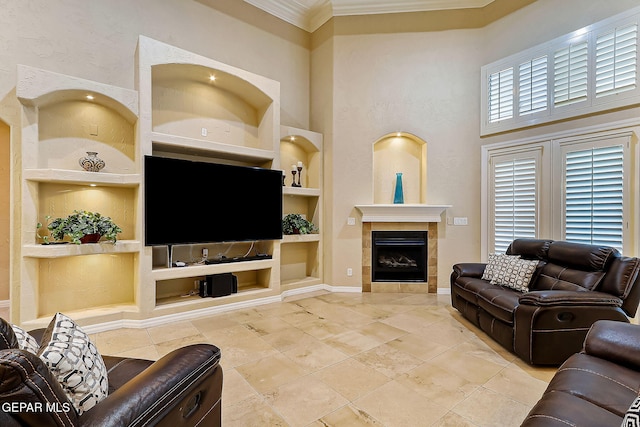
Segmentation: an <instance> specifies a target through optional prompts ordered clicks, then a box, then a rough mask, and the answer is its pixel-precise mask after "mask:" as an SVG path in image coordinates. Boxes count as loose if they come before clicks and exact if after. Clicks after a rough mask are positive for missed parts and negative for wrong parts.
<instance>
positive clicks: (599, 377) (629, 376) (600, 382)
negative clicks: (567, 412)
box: [546, 353, 640, 419]
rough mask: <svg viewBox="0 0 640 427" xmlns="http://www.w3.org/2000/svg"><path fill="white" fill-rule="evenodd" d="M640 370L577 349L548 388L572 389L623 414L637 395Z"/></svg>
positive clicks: (596, 403)
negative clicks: (578, 351) (577, 351)
mask: <svg viewBox="0 0 640 427" xmlns="http://www.w3.org/2000/svg"><path fill="white" fill-rule="evenodd" d="M638 384H640V372H638V371H635V370H632V369H629V368H626V367H624V366H621V365H618V364H616V363H614V362H610V361H608V360H605V359H600V358H598V357H593V356H589V355H587V354H583V353H577V354H574V355H573V356H571V357H570V358H569V359H567V361H566V362H565V363H564V364H563V365H562V366H561V367H560V368H559V369H558V371H557V372H556V374H555V375H554V377H553V379H552V380H551V382H550V383H549V386H548V388H547V392H546V393H549V392H550V391H553V392H555V393H559V392H563V393H569V394H572V395H574V396H576V397H579V398H581V399H583V400H587V401H589V402H591V403H593V404H594V405H598V406H600V407H601V408H603V409H605V410H607V411H609V412H611V413H613V414H616V415H617V416H618V417H620V419H622V417H623V416H624V414H625V413H626V411H627V409H628V408H629V405H630V404H631V402H632V401H633V400H634V399H635V398H636V396H637V395H638Z"/></svg>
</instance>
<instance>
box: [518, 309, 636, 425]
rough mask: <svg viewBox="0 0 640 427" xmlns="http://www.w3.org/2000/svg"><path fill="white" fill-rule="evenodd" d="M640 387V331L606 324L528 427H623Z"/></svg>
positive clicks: (597, 326)
mask: <svg viewBox="0 0 640 427" xmlns="http://www.w3.org/2000/svg"><path fill="white" fill-rule="evenodd" d="M639 388H640V326H638V325H631V324H628V323H620V322H614V321H610V320H601V321H598V322H596V323H594V324H593V326H592V328H591V330H590V331H589V333H588V334H587V337H586V339H585V342H584V349H583V350H582V351H581V352H580V353H577V354H574V355H573V356H571V357H570V358H569V359H568V360H567V361H566V362H565V363H564V364H563V365H562V366H560V368H558V371H557V372H556V374H555V375H554V377H553V378H552V380H551V382H550V383H549V386H548V387H547V389H546V391H545V392H544V394H543V395H542V397H541V399H540V400H539V401H538V403H537V404H536V405H535V406H534V407H533V408H532V409H531V411H530V412H529V415H528V416H527V418H525V420H524V422H523V424H522V426H523V427H536V426H540V427H542V426H544V427H556V426H557V427H566V426H580V427H603V426H619V425H621V424H622V420H623V418H624V416H625V413H626V412H627V410H629V407H630V406H631V403H632V402H633V401H634V400H635V399H636V397H637V396H638V391H639ZM625 425H627V424H625ZM629 425H635V424H629Z"/></svg>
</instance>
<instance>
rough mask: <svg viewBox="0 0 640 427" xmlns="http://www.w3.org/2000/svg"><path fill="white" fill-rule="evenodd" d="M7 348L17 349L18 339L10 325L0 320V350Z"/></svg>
mask: <svg viewBox="0 0 640 427" xmlns="http://www.w3.org/2000/svg"><path fill="white" fill-rule="evenodd" d="M8 348H18V338H17V337H16V334H15V332H13V328H12V327H11V324H10V323H9V322H7V321H6V320H4V319H2V318H0V350H5V349H8Z"/></svg>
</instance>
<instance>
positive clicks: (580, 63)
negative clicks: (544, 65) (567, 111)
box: [553, 41, 589, 106]
mask: <svg viewBox="0 0 640 427" xmlns="http://www.w3.org/2000/svg"><path fill="white" fill-rule="evenodd" d="M588 47H589V46H588V44H587V42H586V41H584V42H579V43H576V44H570V45H569V46H567V47H565V48H562V49H560V50H558V51H556V52H555V54H554V69H553V77H554V78H553V102H554V105H555V106H560V105H568V104H572V103H574V102H579V101H584V100H586V99H587V77H588V67H587V65H588V64H587V53H588Z"/></svg>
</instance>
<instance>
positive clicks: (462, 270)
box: [453, 262, 487, 279]
mask: <svg viewBox="0 0 640 427" xmlns="http://www.w3.org/2000/svg"><path fill="white" fill-rule="evenodd" d="M486 266H487V264H484V263H479V262H463V263H458V264H455V265H454V266H453V274H455V275H456V276H457V277H477V278H478V279H479V278H481V277H482V274H483V273H484V269H485V267H486Z"/></svg>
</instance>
